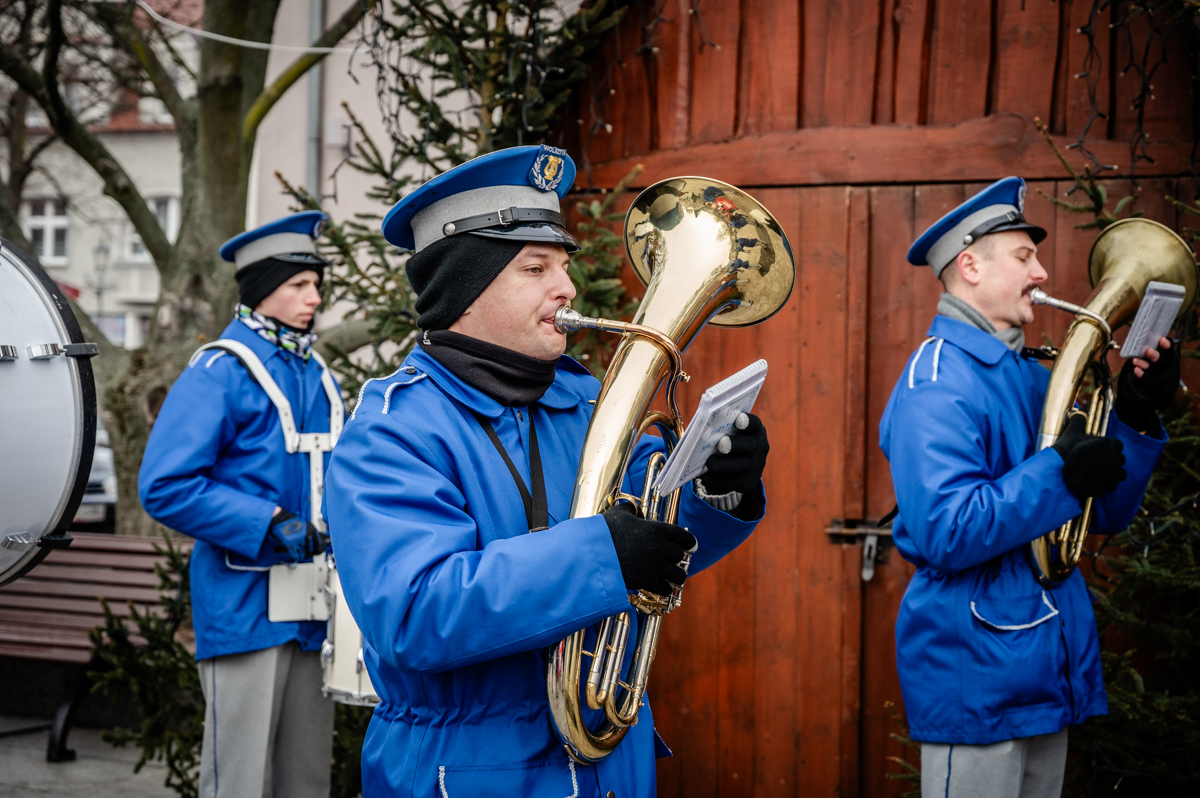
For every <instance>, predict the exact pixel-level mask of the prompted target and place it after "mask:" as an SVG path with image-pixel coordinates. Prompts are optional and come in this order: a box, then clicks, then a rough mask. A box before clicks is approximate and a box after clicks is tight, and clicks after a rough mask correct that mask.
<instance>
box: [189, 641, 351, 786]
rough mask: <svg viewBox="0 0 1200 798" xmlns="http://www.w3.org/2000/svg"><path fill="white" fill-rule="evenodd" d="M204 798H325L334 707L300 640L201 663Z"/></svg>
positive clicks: (315, 660)
mask: <svg viewBox="0 0 1200 798" xmlns="http://www.w3.org/2000/svg"><path fill="white" fill-rule="evenodd" d="M198 664H199V667H200V685H201V688H202V689H203V690H204V701H205V708H204V744H203V747H202V748H201V753H200V798H259V796H261V798H276V797H277V796H278V798H282V797H283V796H289V798H290V797H291V796H297V798H308V797H309V796H311V797H312V798H327V797H328V795H329V766H330V760H331V757H332V754H333V706H334V705H333V702H332V701H330V700H329V699H327V698H325V697H324V696H323V695H321V655H320V654H319V653H318V652H315V651H301V650H300V646H299V645H297V644H296V643H295V642H291V643H287V644H285V645H282V646H275V647H274V648H266V649H263V650H261V651H250V652H247V653H245V654H232V655H229V656H224V657H214V658H212V659H206V660H201V661H200V662H199V663H198Z"/></svg>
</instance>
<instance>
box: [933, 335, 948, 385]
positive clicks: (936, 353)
mask: <svg viewBox="0 0 1200 798" xmlns="http://www.w3.org/2000/svg"><path fill="white" fill-rule="evenodd" d="M944 343H946V339H945V338H939V339H938V342H937V346H935V347H934V348H933V381H934V382H937V375H938V362H939V361H940V360H941V359H942V344H944Z"/></svg>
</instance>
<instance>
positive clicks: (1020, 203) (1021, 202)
mask: <svg viewBox="0 0 1200 798" xmlns="http://www.w3.org/2000/svg"><path fill="white" fill-rule="evenodd" d="M1017 213H1019V214H1022V215H1024V213H1025V181H1024V180H1022V181H1021V187H1020V188H1019V189H1017Z"/></svg>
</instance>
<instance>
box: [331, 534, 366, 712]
mask: <svg viewBox="0 0 1200 798" xmlns="http://www.w3.org/2000/svg"><path fill="white" fill-rule="evenodd" d="M325 556H326V559H327V562H328V564H329V570H328V571H327V573H326V578H325V600H326V602H328V604H329V621H328V623H327V625H326V627H325V628H326V632H325V642H324V643H323V644H322V645H321V664H322V665H323V666H324V675H323V677H322V680H321V692H322V693H324V694H325V697H326V698H331V699H333V700H334V701H337V702H338V703H339V704H353V705H355V706H360V707H370V706H374V705H375V704H378V703H379V696H378V695H377V694H376V693H375V687H374V685H372V684H371V675H370V674H369V673H367V665H366V663H365V662H364V661H363V636H362V632H361V631H359V629H358V624H357V623H355V622H354V616H353V615H351V614H350V607H349V606H347V604H346V599H345V597H344V596H343V595H342V582H341V580H340V579H338V572H337V565H336V564H335V563H334V560H333V557H332V556H331V555H328V554H326V555H325Z"/></svg>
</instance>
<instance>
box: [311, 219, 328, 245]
mask: <svg viewBox="0 0 1200 798" xmlns="http://www.w3.org/2000/svg"><path fill="white" fill-rule="evenodd" d="M324 231H325V215H324V214H322V215H321V218H320V219H317V221H316V224H314V225H313V229H312V237H313V238H314V239H317V238H320V237H321V233H323V232H324Z"/></svg>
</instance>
